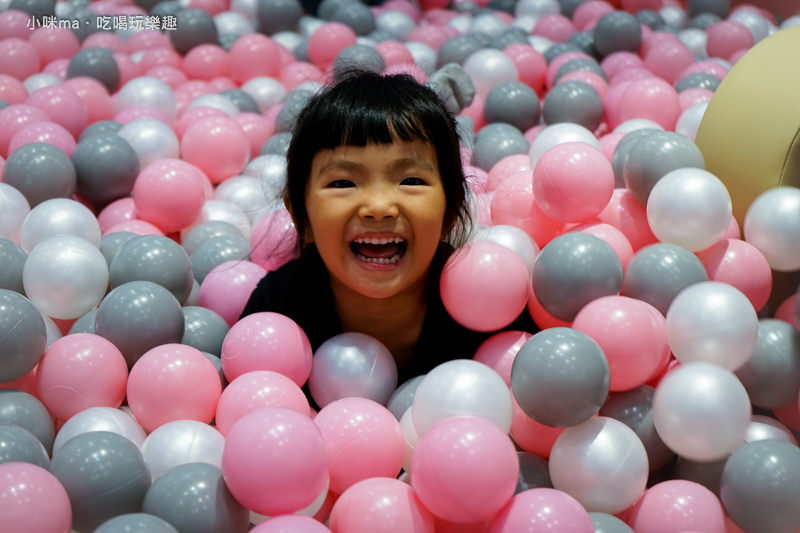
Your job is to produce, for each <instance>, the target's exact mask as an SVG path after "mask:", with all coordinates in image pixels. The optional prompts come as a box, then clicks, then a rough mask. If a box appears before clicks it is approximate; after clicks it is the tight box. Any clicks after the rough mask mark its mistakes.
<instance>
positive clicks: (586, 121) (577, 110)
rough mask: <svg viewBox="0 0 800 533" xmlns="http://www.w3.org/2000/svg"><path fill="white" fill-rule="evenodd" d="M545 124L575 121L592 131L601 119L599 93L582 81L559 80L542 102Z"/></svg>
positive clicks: (601, 104)
mask: <svg viewBox="0 0 800 533" xmlns="http://www.w3.org/2000/svg"><path fill="white" fill-rule="evenodd" d="M542 117H543V119H544V122H545V124H556V123H560V122H568V123H575V124H579V125H581V126H583V127H584V128H586V129H588V130H591V131H594V130H595V129H597V127H598V126H600V124H601V122H602V120H603V101H602V98H601V96H600V93H598V92H597V90H595V89H594V88H593V87H592V86H591V85H589V84H588V83H585V82H582V81H572V80H566V81H561V82H560V83H558V84H557V85H556V86H555V87H553V88H552V89H550V91H548V93H547V96H546V97H545V99H544V102H543V103H542Z"/></svg>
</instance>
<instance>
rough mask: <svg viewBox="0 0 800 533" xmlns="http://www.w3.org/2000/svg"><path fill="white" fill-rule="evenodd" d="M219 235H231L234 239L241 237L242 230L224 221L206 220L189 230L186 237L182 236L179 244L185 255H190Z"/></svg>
mask: <svg viewBox="0 0 800 533" xmlns="http://www.w3.org/2000/svg"><path fill="white" fill-rule="evenodd" d="M220 235H232V236H234V237H242V238H244V235H242V230H240V229H239V228H237V227H236V226H234V225H233V224H231V223H230V222H225V221H224V220H207V221H205V222H202V223H200V224H198V225H196V226H194V227H192V229H190V230H189V231H188V232H187V233H186V235H184V236H183V239H182V241H181V244H182V245H183V248H184V250H186V253H188V254H189V256H190V257H191V255H192V254H193V253H195V252H196V251H197V249H198V248H200V246H201V245H202V244H203V243H204V242H206V241H207V240H208V239H210V238H212V237H218V236H220Z"/></svg>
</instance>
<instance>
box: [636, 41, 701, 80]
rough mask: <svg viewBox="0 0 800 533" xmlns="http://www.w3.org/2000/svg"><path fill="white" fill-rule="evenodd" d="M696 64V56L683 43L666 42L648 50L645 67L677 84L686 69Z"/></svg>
mask: <svg viewBox="0 0 800 533" xmlns="http://www.w3.org/2000/svg"><path fill="white" fill-rule="evenodd" d="M692 63H694V54H692V51H691V50H689V48H688V47H687V46H686V45H685V44H683V43H682V42H664V43H660V44H657V45H656V46H654V47H652V48H650V50H648V52H647V55H645V56H644V66H645V68H647V69H648V70H649V71H650V72H652V73H653V74H655V75H656V76H659V77H661V78H662V79H664V80H666V81H668V82H669V83H673V84H674V83H675V82H676V81H678V80H679V79H680V76H681V74H682V72H683V71H684V70H686V68H687V67H688V66H689V65H691V64H692Z"/></svg>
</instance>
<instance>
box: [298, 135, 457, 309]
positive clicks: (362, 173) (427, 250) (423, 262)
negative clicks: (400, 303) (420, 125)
mask: <svg viewBox="0 0 800 533" xmlns="http://www.w3.org/2000/svg"><path fill="white" fill-rule="evenodd" d="M305 200H306V211H307V213H308V228H309V233H310V235H308V240H309V241H310V242H311V241H313V242H314V243H315V244H316V246H317V249H318V250H319V254H320V256H321V257H322V260H323V261H324V262H325V265H326V266H327V268H328V271H329V273H330V275H331V283H332V284H333V285H334V287H335V288H338V289H345V290H348V291H352V292H354V293H356V294H360V295H363V296H366V297H369V298H375V299H383V298H391V297H393V296H396V295H398V294H402V293H404V292H406V291H409V290H418V289H420V288H421V287H422V284H424V283H425V280H426V275H427V273H428V269H429V268H430V263H431V260H432V259H433V256H434V254H435V252H436V248H437V246H438V244H439V241H440V240H441V238H442V236H443V235H442V234H443V228H442V224H443V220H444V216H445V208H446V199H445V193H444V189H443V187H442V178H441V176H440V174H439V166H438V164H437V159H436V152H435V151H434V149H433V147H432V146H431V145H430V144H429V143H425V142H422V141H413V142H404V141H396V142H393V143H389V144H368V145H367V146H364V147H357V146H339V147H337V148H334V149H332V150H323V151H321V152H318V153H317V154H316V155H315V156H314V159H313V160H312V163H311V175H310V177H309V180H308V184H307V186H306V196H305Z"/></svg>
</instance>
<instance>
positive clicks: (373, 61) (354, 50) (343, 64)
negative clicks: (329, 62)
mask: <svg viewBox="0 0 800 533" xmlns="http://www.w3.org/2000/svg"><path fill="white" fill-rule="evenodd" d="M385 68H386V62H385V61H384V60H383V56H381V54H380V53H379V52H378V51H377V50H376V49H375V48H373V47H372V46H367V45H366V44H358V43H357V44H351V45H350V46H347V47H345V48H344V49H343V50H342V51H341V52H339V54H338V55H337V56H336V59H334V60H333V66H332V69H333V77H334V79H339V78H341V77H342V76H344V75H346V74H347V73H349V72H352V71H353V70H368V71H371V72H377V73H380V72H383V70H384V69H385Z"/></svg>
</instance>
